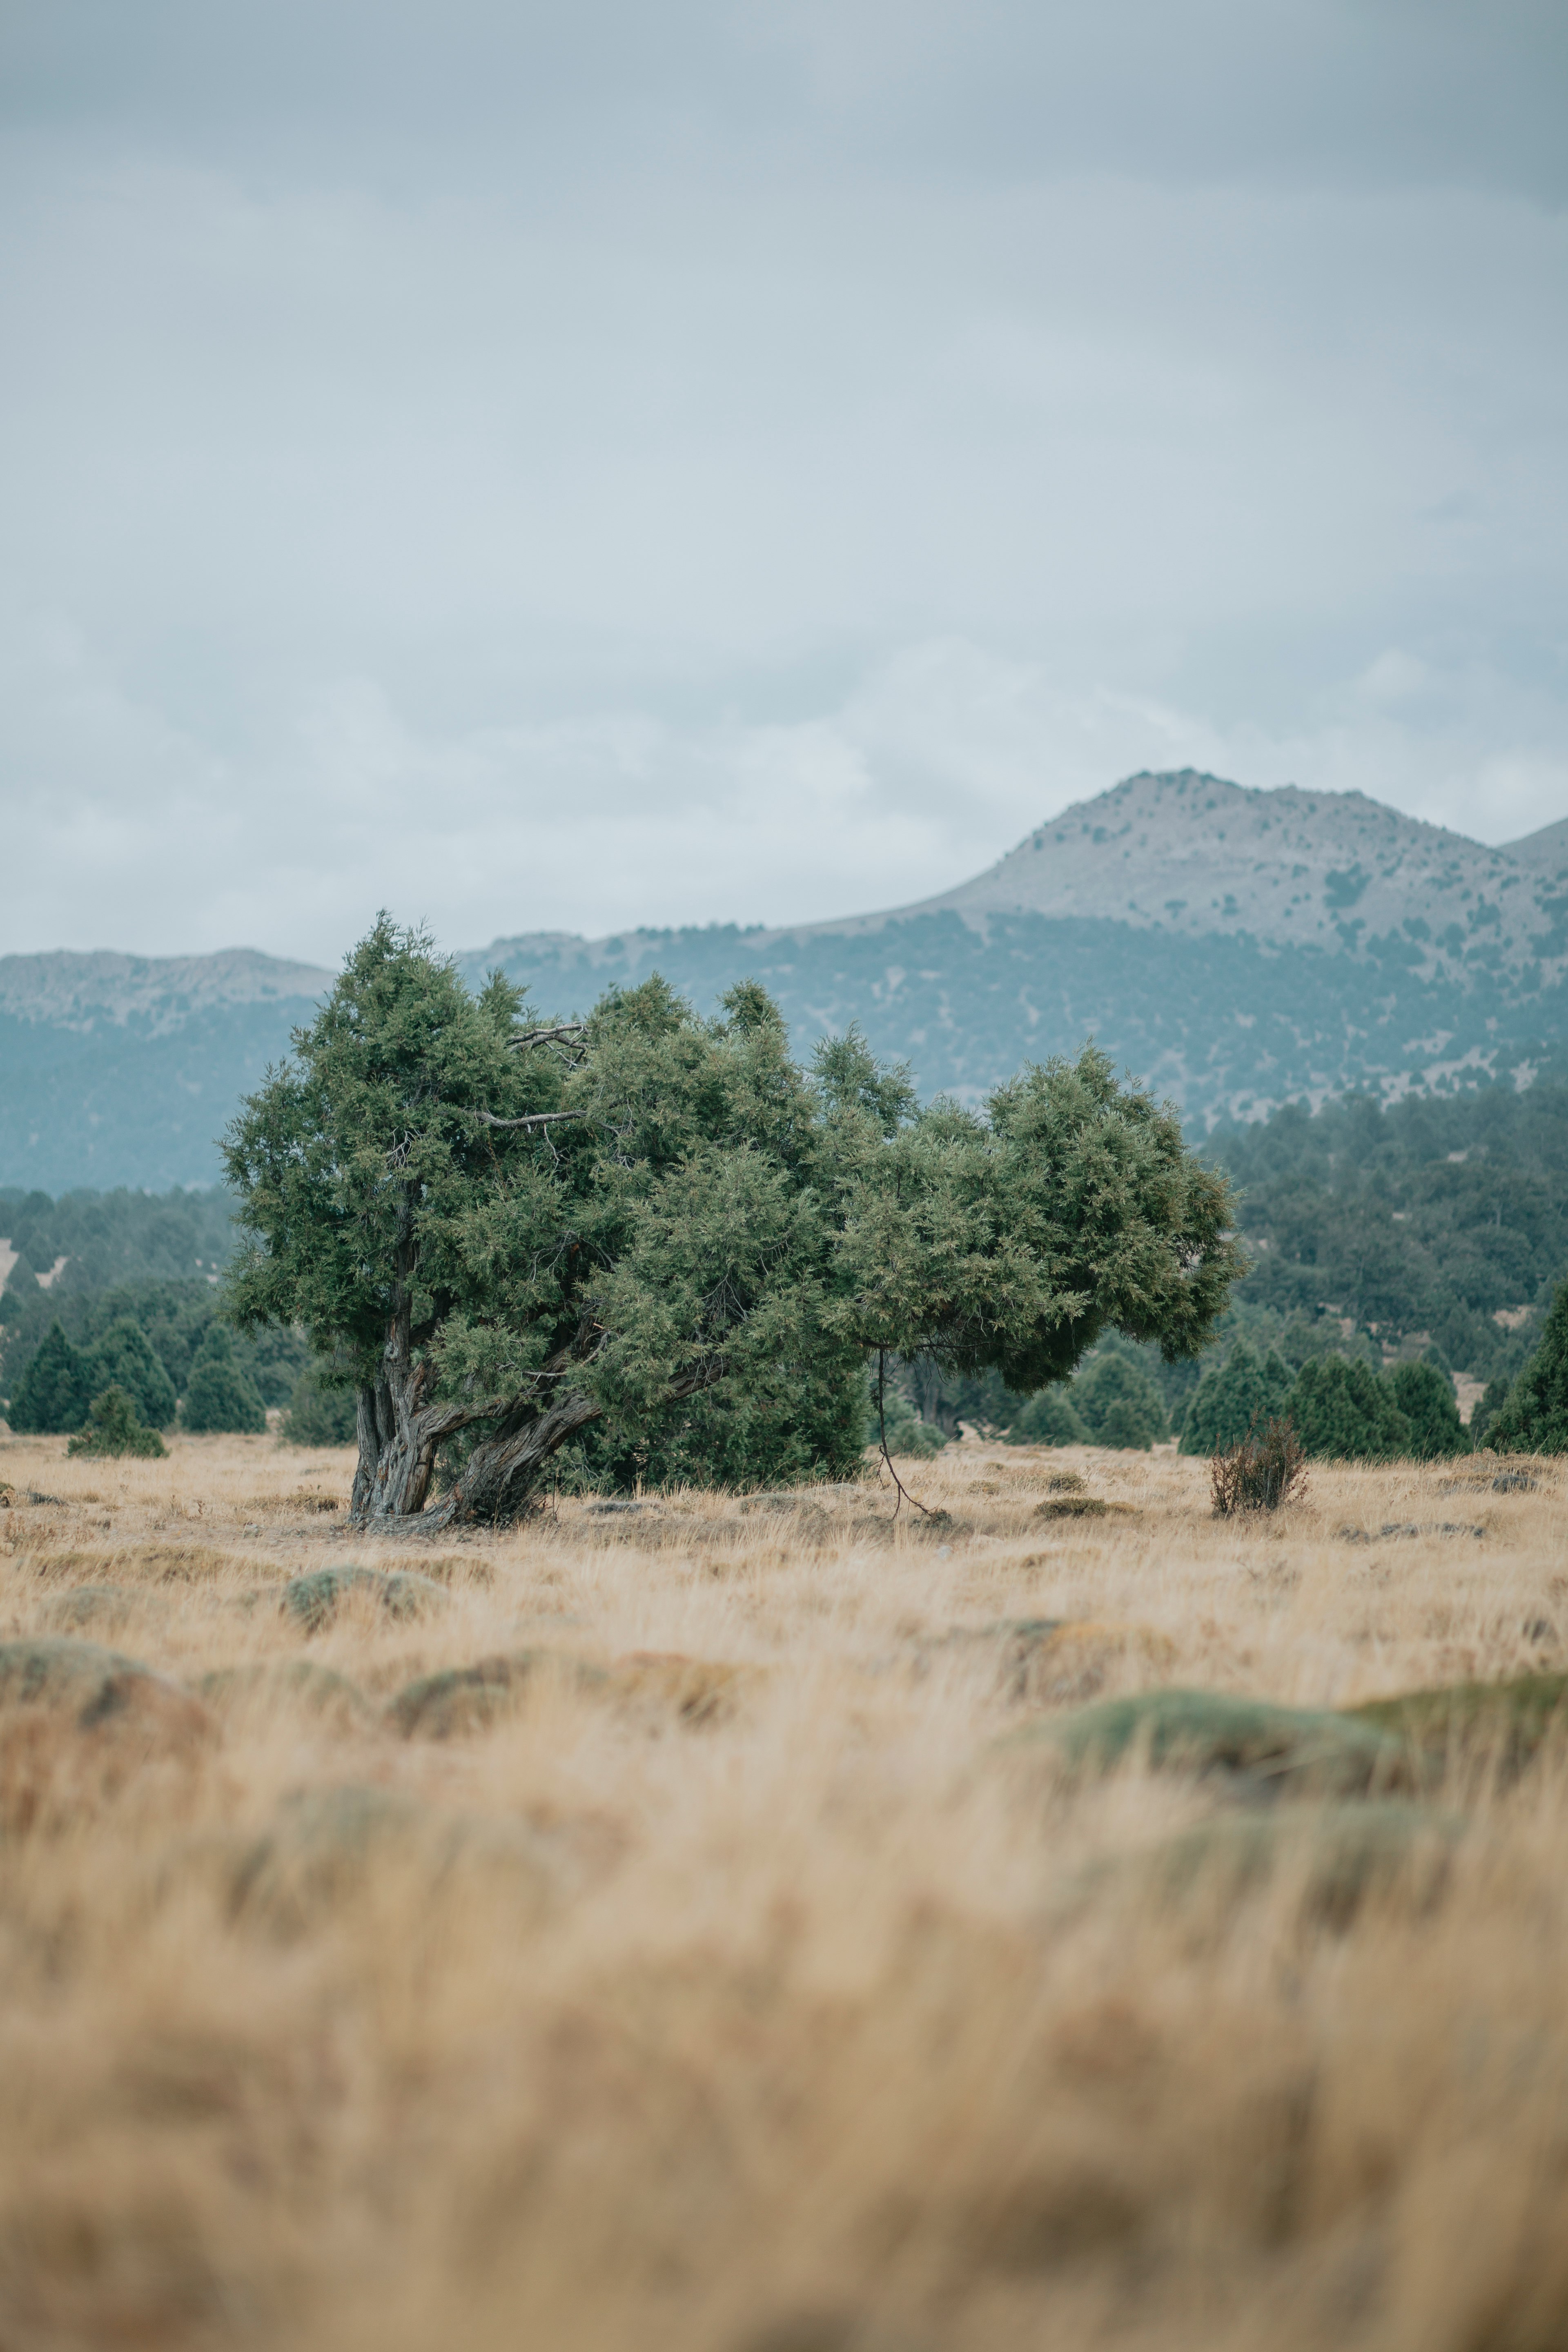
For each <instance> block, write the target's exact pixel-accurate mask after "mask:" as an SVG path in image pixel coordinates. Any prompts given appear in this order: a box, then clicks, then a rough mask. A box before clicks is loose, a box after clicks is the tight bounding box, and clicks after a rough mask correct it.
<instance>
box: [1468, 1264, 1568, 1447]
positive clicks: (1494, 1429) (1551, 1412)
mask: <svg viewBox="0 0 1568 2352" xmlns="http://www.w3.org/2000/svg"><path fill="white" fill-rule="evenodd" d="M1487 1440H1488V1443H1489V1444H1491V1445H1494V1446H1495V1447H1496V1448H1497V1450H1498V1452H1499V1453H1500V1454H1568V1282H1564V1283H1563V1284H1561V1285H1560V1286H1559V1288H1558V1291H1557V1296H1556V1297H1554V1298H1553V1300H1552V1311H1551V1313H1550V1314H1549V1315H1548V1316H1547V1318H1546V1323H1545V1327H1544V1328H1543V1329H1542V1334H1541V1339H1540V1341H1539V1343H1538V1345H1537V1347H1536V1349H1535V1353H1534V1354H1533V1355H1532V1356H1531V1359H1530V1361H1529V1362H1528V1363H1527V1364H1526V1365H1525V1367H1524V1369H1523V1370H1522V1371H1521V1373H1520V1375H1519V1377H1518V1379H1517V1380H1516V1381H1514V1384H1513V1386H1512V1388H1511V1389H1510V1391H1509V1392H1508V1398H1507V1401H1506V1402H1505V1403H1504V1405H1503V1407H1502V1410H1501V1412H1500V1413H1499V1414H1498V1416H1497V1419H1496V1420H1495V1421H1494V1422H1493V1423H1492V1424H1491V1426H1490V1428H1489V1430H1488V1432H1487Z"/></svg>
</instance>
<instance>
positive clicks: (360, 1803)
mask: <svg viewBox="0 0 1568 2352" xmlns="http://www.w3.org/2000/svg"><path fill="white" fill-rule="evenodd" d="M224 1877H225V1879H226V1889H225V1891H226V1899H227V1907H228V1910H229V1913H230V1916H231V1917H233V1918H234V1919H236V1920H237V1921H240V1922H243V1923H244V1924H247V1925H253V1926H259V1927H265V1928H267V1929H268V1931H269V1932H270V1933H271V1934H273V1935H277V1936H280V1937H298V1936H300V1935H304V1934H307V1933H309V1932H310V1930H311V1929H313V1928H316V1927H321V1926H323V1925H326V1924H328V1923H329V1922H331V1921H332V1920H334V1919H337V1918H339V1917H341V1916H343V1915H344V1914H345V1913H347V1912H349V1911H350V1910H352V1909H353V1908H354V1907H355V1906H365V1905H367V1904H372V1903H374V1901H375V1899H376V1897H377V1895H378V1894H379V1895H383V1896H384V1899H385V1900H386V1901H387V1903H388V1904H389V1905H390V1906H394V1907H395V1910H396V1911H398V1912H399V1913H401V1914H402V1915H403V1916H405V1917H406V1916H407V1915H408V1906H414V1907H415V1910H416V1914H418V1915H423V1914H424V1913H426V1911H428V1909H429V1907H430V1906H431V1905H432V1903H433V1902H434V1903H439V1902H440V1901H441V1899H442V1898H443V1897H444V1896H445V1895H447V1894H449V1893H450V1892H451V1891H452V1890H453V1889H454V1887H455V1885H457V1884H458V1883H459V1882H462V1881H467V1882H468V1883H474V1882H477V1881H479V1880H488V1881H489V1883H490V1884H491V1885H492V1886H493V1888H494V1891H495V1892H496V1893H497V1894H498V1895H500V1896H501V1897H502V1898H503V1900H505V1901H506V1902H507V1903H508V1904H509V1905H510V1906H517V1908H519V1909H520V1910H521V1912H522V1914H523V1915H524V1916H528V1917H535V1916H538V1915H539V1913H540V1912H541V1911H542V1909H543V1907H544V1906H545V1904H546V1903H547V1902H548V1900H549V1898H550V1895H551V1893H552V1879H553V1874H552V1870H551V1868H550V1866H549V1863H548V1860H547V1858H546V1856H545V1854H544V1853H543V1851H542V1847H541V1846H540V1843H539V1842H538V1840H537V1839H536V1838H535V1837H534V1836H533V1835H532V1834H531V1832H529V1831H528V1830H527V1829H526V1828H524V1826H523V1825H522V1823H521V1822H493V1821H484V1820H480V1819H477V1818H470V1817H468V1816H465V1815H460V1814H456V1815H455V1814H448V1813H442V1812H438V1811H436V1810H435V1809H434V1808H432V1807H429V1806H426V1805H422V1804H420V1803H418V1802H417V1801H416V1800H415V1799H414V1798H411V1797H405V1796H402V1795H399V1794H397V1793H395V1791H393V1790H385V1789H366V1788H355V1787H342V1788H335V1789H315V1790H305V1791H302V1792H300V1794H298V1795H295V1796H292V1797H289V1798H286V1799H285V1800H284V1801H283V1802H282V1803H281V1804H280V1805H279V1808H278V1811H277V1813H276V1815H275V1816H274V1820H273V1822H272V1825H271V1826H270V1828H268V1830H266V1831H265V1832H263V1833H262V1835H261V1836H260V1837H258V1838H255V1839H252V1840H249V1841H246V1842H243V1843H239V1844H237V1845H231V1846H229V1847H228V1848H227V1849H226V1853H225V1857H224Z"/></svg>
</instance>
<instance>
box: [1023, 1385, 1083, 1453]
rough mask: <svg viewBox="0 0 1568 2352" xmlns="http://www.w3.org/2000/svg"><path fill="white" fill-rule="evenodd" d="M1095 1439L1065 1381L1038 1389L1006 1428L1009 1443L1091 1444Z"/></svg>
mask: <svg viewBox="0 0 1568 2352" xmlns="http://www.w3.org/2000/svg"><path fill="white" fill-rule="evenodd" d="M1093 1442H1094V1441H1093V1440H1092V1438H1091V1437H1090V1436H1089V1431H1088V1429H1087V1428H1086V1427H1085V1425H1084V1422H1083V1418H1082V1416H1081V1415H1080V1413H1079V1410H1078V1407H1077V1406H1076V1405H1075V1404H1074V1402H1073V1401H1072V1396H1071V1393H1070V1392H1069V1391H1068V1387H1067V1385H1066V1383H1065V1382H1058V1383H1056V1384H1054V1385H1053V1386H1052V1387H1050V1388H1048V1389H1041V1390H1039V1391H1037V1394H1036V1395H1034V1396H1032V1397H1031V1398H1030V1399H1029V1402H1028V1403H1027V1404H1026V1405H1025V1407H1024V1409H1023V1411H1022V1412H1019V1413H1018V1414H1016V1416H1015V1418H1014V1420H1013V1422H1012V1423H1011V1425H1010V1427H1009V1428H1008V1431H1007V1443H1008V1444H1009V1445H1089V1444H1093Z"/></svg>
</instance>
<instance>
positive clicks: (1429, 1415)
mask: <svg viewBox="0 0 1568 2352" xmlns="http://www.w3.org/2000/svg"><path fill="white" fill-rule="evenodd" d="M1384 1377H1385V1379H1386V1380H1387V1382H1388V1392H1389V1394H1390V1396H1392V1398H1393V1399H1394V1403H1395V1404H1396V1405H1397V1406H1398V1408H1399V1410H1400V1412H1402V1413H1403V1414H1404V1415H1405V1420H1406V1421H1407V1422H1408V1423H1410V1453H1411V1454H1412V1456H1413V1458H1414V1459H1415V1461H1417V1462H1439V1461H1442V1460H1444V1459H1445V1458H1446V1457H1447V1455H1449V1454H1468V1452H1469V1450H1470V1440H1469V1433H1468V1431H1467V1429H1466V1427H1465V1425H1464V1423H1463V1422H1462V1421H1461V1420H1460V1419H1459V1408H1458V1403H1457V1402H1456V1401H1455V1397H1454V1383H1453V1381H1451V1380H1450V1379H1449V1378H1448V1377H1447V1373H1445V1372H1440V1371H1439V1370H1437V1367H1436V1364H1425V1363H1421V1364H1395V1365H1394V1367H1393V1368H1392V1370H1390V1371H1388V1372H1387V1373H1386V1374H1385V1375H1384Z"/></svg>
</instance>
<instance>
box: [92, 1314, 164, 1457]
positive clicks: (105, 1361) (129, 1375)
mask: <svg viewBox="0 0 1568 2352" xmlns="http://www.w3.org/2000/svg"><path fill="white" fill-rule="evenodd" d="M82 1373H83V1377H84V1379H85V1380H86V1381H87V1384H88V1389H89V1393H90V1394H91V1395H93V1396H98V1395H100V1394H101V1393H102V1391H104V1390H105V1389H110V1388H114V1389H123V1390H124V1391H125V1392H126V1394H127V1395H128V1396H129V1397H130V1398H131V1400H132V1403H133V1404H134V1405H135V1407H136V1410H137V1412H138V1413H139V1414H140V1416H141V1418H142V1420H143V1421H144V1422H146V1423H148V1424H149V1426H150V1427H152V1428H153V1429H166V1428H167V1427H168V1425H169V1423H171V1422H172V1421H173V1420H174V1406H175V1402H176V1399H175V1396H174V1381H172V1380H171V1379H170V1378H169V1375H168V1373H167V1372H166V1371H165V1370H164V1369H163V1364H162V1363H161V1362H160V1361H159V1360H158V1357H157V1355H156V1354H155V1352H154V1350H153V1343H152V1341H151V1340H150V1339H148V1337H147V1334H146V1332H145V1331H143V1329H142V1326H141V1325H140V1323H137V1322H134V1321H133V1320H132V1318H131V1317H130V1316H128V1315H124V1316H121V1317H120V1318H118V1319H117V1320H116V1321H114V1322H113V1323H111V1324H110V1327H109V1328H108V1330H107V1331H106V1332H105V1333H104V1335H103V1337H102V1339H100V1340H99V1341H98V1343H97V1345H96V1346H95V1347H92V1348H89V1349H88V1351H87V1354H86V1356H85V1357H84V1358H83V1360H82Z"/></svg>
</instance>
